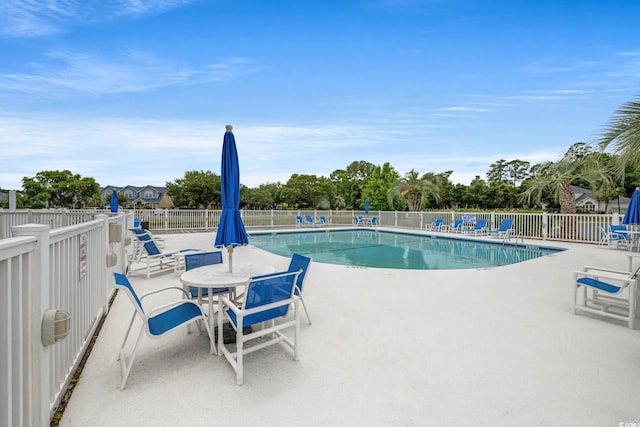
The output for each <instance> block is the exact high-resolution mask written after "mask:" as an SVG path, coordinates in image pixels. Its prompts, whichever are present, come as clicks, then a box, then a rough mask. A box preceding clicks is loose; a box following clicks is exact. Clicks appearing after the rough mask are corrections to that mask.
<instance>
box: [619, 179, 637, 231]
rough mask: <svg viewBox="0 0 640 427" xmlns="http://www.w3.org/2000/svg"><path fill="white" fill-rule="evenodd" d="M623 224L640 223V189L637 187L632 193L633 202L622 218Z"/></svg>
mask: <svg viewBox="0 0 640 427" xmlns="http://www.w3.org/2000/svg"><path fill="white" fill-rule="evenodd" d="M622 223H623V224H628V225H638V224H640V189H638V188H636V189H635V190H634V192H633V194H632V195H631V202H629V206H628V207H627V210H626V212H625V213H624V218H622Z"/></svg>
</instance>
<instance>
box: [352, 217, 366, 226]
mask: <svg viewBox="0 0 640 427" xmlns="http://www.w3.org/2000/svg"><path fill="white" fill-rule="evenodd" d="M353 223H354V224H355V225H358V226H360V225H362V226H364V218H363V217H361V216H356V217H354V218H353Z"/></svg>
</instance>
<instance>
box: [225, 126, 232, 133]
mask: <svg viewBox="0 0 640 427" xmlns="http://www.w3.org/2000/svg"><path fill="white" fill-rule="evenodd" d="M224 128H225V129H226V130H227V132H231V131H232V130H233V126H231V125H226V126H225V127H224Z"/></svg>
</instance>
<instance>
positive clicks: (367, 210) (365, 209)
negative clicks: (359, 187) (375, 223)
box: [364, 197, 369, 214]
mask: <svg viewBox="0 0 640 427" xmlns="http://www.w3.org/2000/svg"><path fill="white" fill-rule="evenodd" d="M364 213H365V214H369V198H368V197H365V198H364Z"/></svg>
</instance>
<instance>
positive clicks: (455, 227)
mask: <svg viewBox="0 0 640 427" xmlns="http://www.w3.org/2000/svg"><path fill="white" fill-rule="evenodd" d="M462 224H463V223H462V220H461V219H456V220H455V221H453V224H451V225H449V227H447V229H446V231H450V232H452V233H461V232H462Z"/></svg>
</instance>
